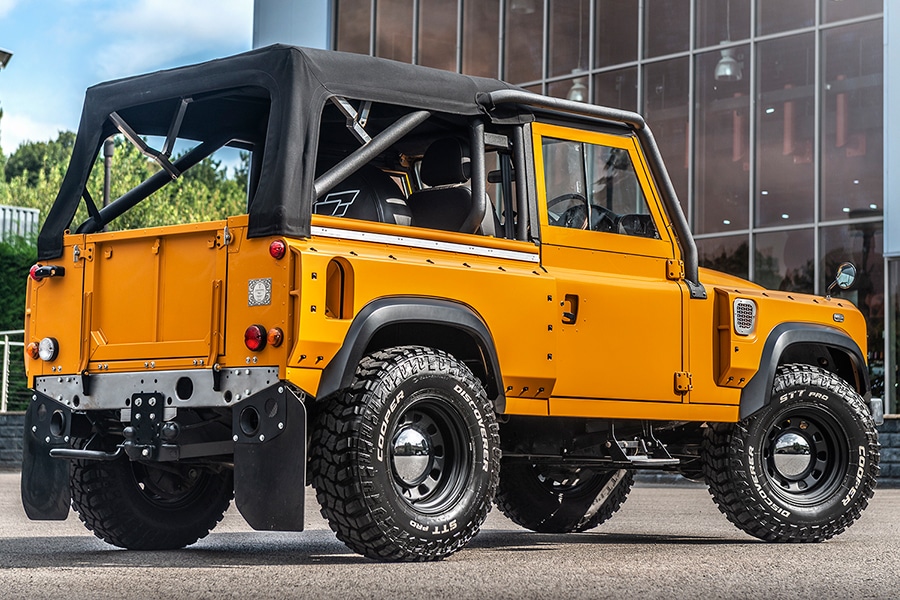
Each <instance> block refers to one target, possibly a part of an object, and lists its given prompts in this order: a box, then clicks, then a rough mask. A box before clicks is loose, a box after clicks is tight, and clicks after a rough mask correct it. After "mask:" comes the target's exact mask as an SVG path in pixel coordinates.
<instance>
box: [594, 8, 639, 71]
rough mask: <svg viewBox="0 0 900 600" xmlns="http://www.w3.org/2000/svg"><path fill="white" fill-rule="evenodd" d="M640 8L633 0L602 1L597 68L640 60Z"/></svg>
mask: <svg viewBox="0 0 900 600" xmlns="http://www.w3.org/2000/svg"><path fill="white" fill-rule="evenodd" d="M638 7H639V5H638V3H637V2H635V1H634V0H599V2H598V3H597V8H596V11H597V34H596V39H595V42H594V44H595V47H596V55H595V63H596V65H595V66H597V67H608V66H612V65H618V64H621V63H627V62H633V61H636V60H637V59H638V30H639V25H638Z"/></svg>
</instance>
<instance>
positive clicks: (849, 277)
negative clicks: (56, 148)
mask: <svg viewBox="0 0 900 600" xmlns="http://www.w3.org/2000/svg"><path fill="white" fill-rule="evenodd" d="M855 281H856V267H854V266H853V263H848V262H845V263H841V265H840V266H839V267H838V270H837V275H835V277H834V282H833V283H832V284H831V285H829V286H828V292H827V296H826V297H828V298H830V297H831V290H833V289H834V288H835V287H839V288H841V289H842V290H846V289H849V288H851V287H853V283H854V282H855Z"/></svg>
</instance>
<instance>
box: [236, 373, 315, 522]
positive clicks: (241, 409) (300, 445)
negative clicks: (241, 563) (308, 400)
mask: <svg viewBox="0 0 900 600" xmlns="http://www.w3.org/2000/svg"><path fill="white" fill-rule="evenodd" d="M232 419H233V420H232V431H233V434H234V440H235V444H234V502H235V505H237V508H238V510H239V511H240V512H241V515H242V516H243V517H244V519H245V520H246V521H247V523H248V524H249V525H250V526H251V527H252V528H253V529H256V530H260V531H302V530H303V501H304V497H305V494H306V489H305V488H306V407H305V406H304V405H303V402H302V400H301V399H300V398H299V397H298V396H297V395H296V394H295V393H294V392H293V391H292V390H291V389H290V388H289V387H288V386H286V385H284V384H277V385H274V386H272V387H270V388H267V389H265V390H263V391H262V392H260V393H258V394H255V395H253V396H251V397H249V398H247V399H246V400H244V401H242V402H241V403H240V404H239V405H238V406H236V407H235V408H234V413H233V418H232Z"/></svg>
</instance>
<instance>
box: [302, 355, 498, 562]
mask: <svg viewBox="0 0 900 600" xmlns="http://www.w3.org/2000/svg"><path fill="white" fill-rule="evenodd" d="M407 440H409V441H416V440H419V441H420V443H419V444H418V445H417V446H416V447H418V448H419V449H420V450H421V453H419V454H416V455H415V456H414V455H413V454H412V453H410V449H411V448H413V444H410V445H405V444H404V442H405V441H407ZM404 453H406V454H404ZM410 459H411V460H410ZM419 465H421V466H419ZM499 467H500V450H499V434H498V427H497V423H496V419H495V416H494V411H493V407H492V405H491V402H490V401H489V400H488V399H487V396H486V394H485V391H484V388H483V387H482V385H481V383H480V382H479V381H478V380H477V379H476V378H475V376H474V375H473V374H472V372H471V371H470V370H469V368H468V367H466V366H465V365H464V364H463V363H462V362H460V361H459V360H457V359H456V358H454V357H453V356H451V355H449V354H447V353H445V352H442V351H440V350H433V349H430V348H424V347H419V346H403V347H397V348H390V349H387V350H383V351H377V352H374V353H372V354H369V355H368V356H366V357H364V358H363V359H362V361H360V363H359V366H358V368H357V370H356V375H355V378H354V380H353V383H352V385H351V386H350V388H349V389H348V390H346V391H345V392H344V393H343V394H341V395H339V396H337V397H335V398H333V399H332V400H331V401H330V402H329V403H328V404H327V406H326V407H325V408H324V409H323V410H322V411H321V413H320V414H319V418H318V420H317V423H316V426H315V430H314V432H313V435H312V439H311V442H310V470H311V474H312V484H313V486H314V487H315V489H316V498H317V499H318V501H319V504H320V506H321V509H322V510H321V511H322V516H323V517H325V519H326V520H327V521H328V523H329V525H330V526H331V528H332V529H333V530H334V532H335V533H336V534H337V537H338V539H340V540H341V541H343V542H344V543H345V544H346V545H347V546H348V547H349V548H350V549H352V550H354V551H355V552H358V553H360V554H363V555H365V556H368V557H370V558H374V559H378V560H395V561H425V560H439V559H442V558H444V557H446V556H449V555H450V554H452V553H453V552H456V551H457V550H459V549H460V548H462V547H464V546H465V545H466V544H467V543H468V542H469V540H471V539H472V537H474V536H475V534H476V533H478V530H479V527H480V526H481V524H482V523H483V522H484V520H485V518H486V517H487V513H488V511H489V510H490V508H491V500H492V499H493V496H494V492H495V490H496V488H497V478H498V472H499Z"/></svg>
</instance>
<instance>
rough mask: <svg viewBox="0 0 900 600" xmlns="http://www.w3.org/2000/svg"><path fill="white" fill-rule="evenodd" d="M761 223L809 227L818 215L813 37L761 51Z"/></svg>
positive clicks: (771, 43) (793, 39) (766, 46)
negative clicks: (814, 150)
mask: <svg viewBox="0 0 900 600" xmlns="http://www.w3.org/2000/svg"><path fill="white" fill-rule="evenodd" d="M758 49H759V59H758V72H759V102H758V104H757V112H756V114H757V131H758V141H757V194H758V196H757V198H756V223H757V225H759V226H761V227H765V226H776V225H788V224H795V223H809V222H812V220H813V213H814V208H815V205H814V202H815V200H814V197H813V195H814V185H813V183H814V170H815V165H814V160H813V144H814V141H815V139H814V138H815V93H814V91H815V90H814V87H815V85H814V84H815V45H814V38H813V34H811V33H810V34H803V35H798V36H791V37H788V38H781V39H775V40H770V41H766V42H761V43H760V44H759V46H758Z"/></svg>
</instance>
